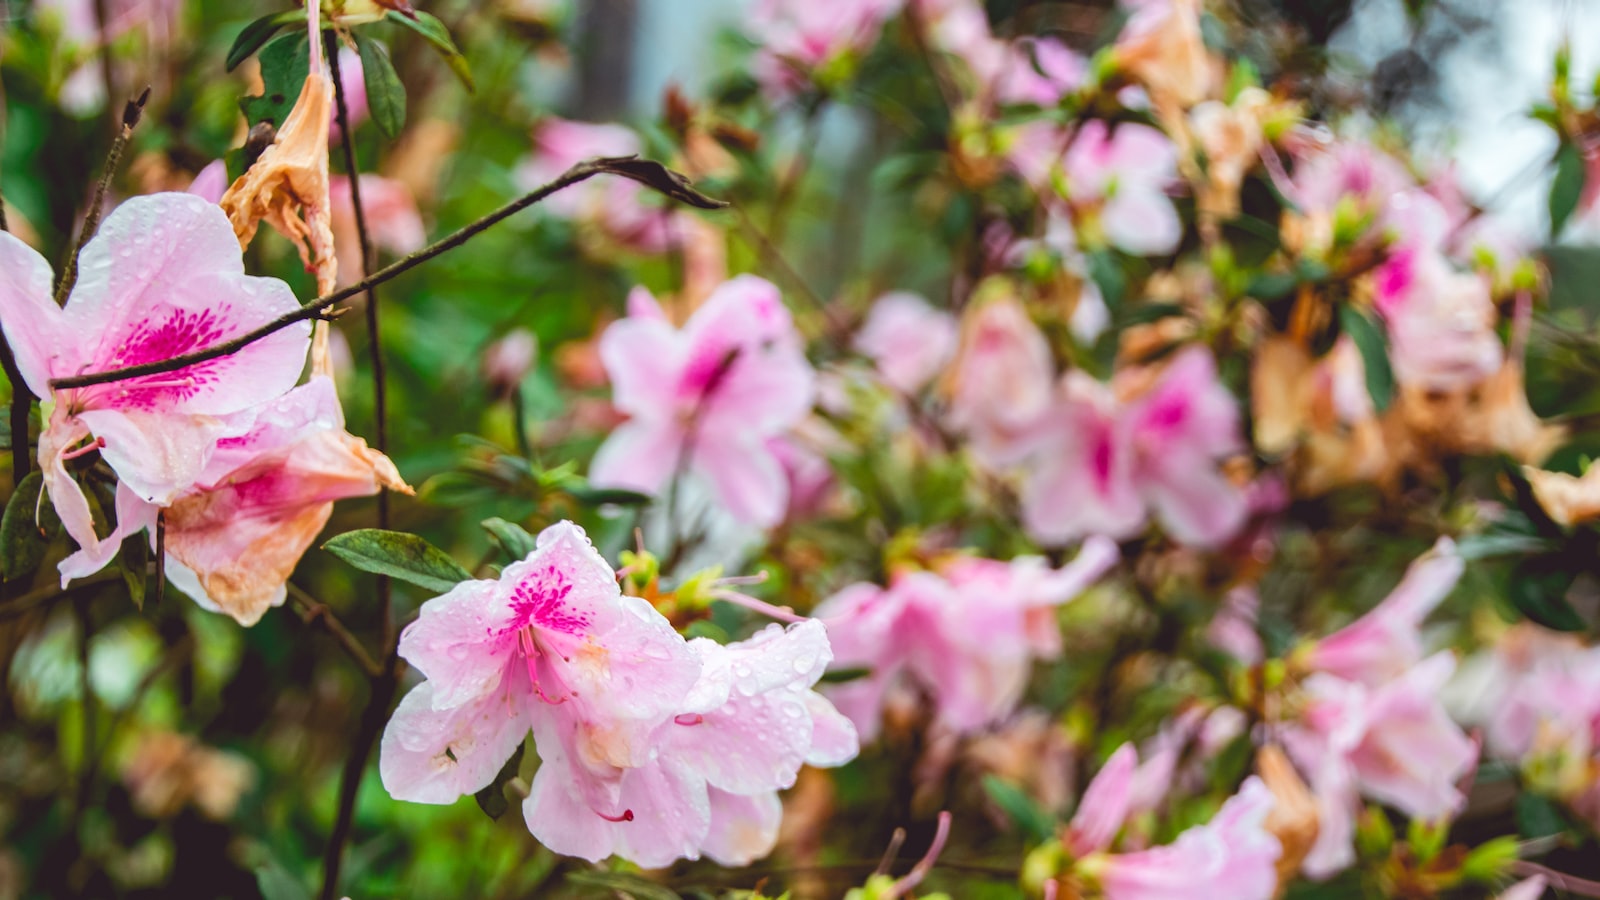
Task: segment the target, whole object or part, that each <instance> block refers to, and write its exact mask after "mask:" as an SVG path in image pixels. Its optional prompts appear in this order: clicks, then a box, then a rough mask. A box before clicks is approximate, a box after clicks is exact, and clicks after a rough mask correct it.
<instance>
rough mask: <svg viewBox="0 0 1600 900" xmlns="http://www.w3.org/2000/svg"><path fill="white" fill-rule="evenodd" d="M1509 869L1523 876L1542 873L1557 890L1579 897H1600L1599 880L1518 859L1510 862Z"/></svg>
mask: <svg viewBox="0 0 1600 900" xmlns="http://www.w3.org/2000/svg"><path fill="white" fill-rule="evenodd" d="M1511 871H1512V872H1513V873H1514V874H1516V875H1520V876H1523V877H1532V876H1534V875H1543V876H1544V877H1545V878H1546V879H1547V880H1549V882H1550V886H1551V887H1553V888H1555V889H1556V890H1558V891H1566V892H1567V893H1569V894H1577V895H1578V896H1580V897H1600V881H1590V880H1589V879H1587V878H1579V877H1577V876H1576V875H1568V874H1566V873H1565V872H1558V871H1556V870H1555V869H1552V868H1550V867H1549V866H1542V865H1540V864H1538V863H1536V862H1531V861H1529V860H1526V859H1519V860H1517V861H1516V862H1514V863H1512V864H1511Z"/></svg>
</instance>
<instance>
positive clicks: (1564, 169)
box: [1550, 144, 1584, 241]
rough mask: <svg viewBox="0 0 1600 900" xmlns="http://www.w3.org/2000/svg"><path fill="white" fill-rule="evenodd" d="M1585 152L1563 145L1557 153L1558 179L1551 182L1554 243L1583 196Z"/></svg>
mask: <svg viewBox="0 0 1600 900" xmlns="http://www.w3.org/2000/svg"><path fill="white" fill-rule="evenodd" d="M1583 182H1584V165H1583V151H1581V150H1579V149H1578V147H1577V145H1575V144H1562V145H1561V149H1560V150H1559V151H1557V153H1556V177H1555V179H1554V180H1552V181H1551V182H1550V239H1551V240H1552V241H1553V240H1555V239H1556V237H1557V236H1559V235H1560V234H1561V229H1562V228H1565V227H1566V224H1567V220H1568V219H1570V218H1572V214H1573V213H1574V212H1576V211H1577V209H1578V199H1579V198H1580V197H1582V196H1583Z"/></svg>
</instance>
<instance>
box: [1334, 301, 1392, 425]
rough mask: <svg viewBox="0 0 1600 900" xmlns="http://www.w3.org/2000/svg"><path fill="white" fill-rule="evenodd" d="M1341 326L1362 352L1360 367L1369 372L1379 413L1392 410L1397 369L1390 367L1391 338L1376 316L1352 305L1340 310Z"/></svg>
mask: <svg viewBox="0 0 1600 900" xmlns="http://www.w3.org/2000/svg"><path fill="white" fill-rule="evenodd" d="M1339 324H1340V327H1341V328H1342V329H1343V330H1344V333H1345V334H1348V335H1350V340H1352V341H1354V342H1355V345H1356V349H1357V350H1359V351H1361V367H1362V368H1363V369H1365V370H1366V376H1367V393H1368V394H1369V395H1371V397H1372V406H1373V408H1374V409H1376V410H1377V411H1378V412H1383V411H1384V410H1386V409H1388V408H1389V403H1390V402H1391V401H1392V400H1393V399H1394V370H1393V369H1391V368H1390V367H1389V335H1388V332H1387V331H1385V330H1384V327H1383V323H1382V322H1380V321H1378V319H1377V318H1376V317H1373V316H1369V315H1367V314H1365V313H1362V312H1361V311H1360V310H1358V309H1356V308H1355V307H1353V306H1343V307H1340V309H1339Z"/></svg>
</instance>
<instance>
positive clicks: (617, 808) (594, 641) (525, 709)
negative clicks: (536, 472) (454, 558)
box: [379, 522, 700, 836]
mask: <svg viewBox="0 0 1600 900" xmlns="http://www.w3.org/2000/svg"><path fill="white" fill-rule="evenodd" d="M399 652H400V655H401V656H402V657H403V658H405V660H406V661H407V662H409V663H411V665H412V666H414V667H415V668H416V669H417V671H419V672H421V673H422V675H423V676H424V677H426V678H427V681H425V682H423V683H422V684H420V685H418V686H417V687H416V688H414V689H412V691H411V692H410V693H408V694H407V695H406V696H405V698H404V699H403V700H402V701H401V702H400V705H399V708H398V709H396V710H395V714H394V717H393V718H392V719H390V721H389V725H388V727H387V729H385V731H384V735H383V743H382V753H381V756H380V759H379V770H380V773H381V774H382V776H383V783H384V786H385V787H386V788H387V789H388V791H389V793H390V794H391V795H393V796H394V797H395V798H397V799H400V800H410V801H412V802H417V803H450V802H453V801H454V800H455V799H457V798H458V797H461V796H462V795H464V794H470V793H473V792H475V791H477V790H479V789H481V788H482V787H484V786H485V785H487V784H488V783H489V782H490V780H492V779H493V778H494V775H495V773H496V772H498V771H499V770H500V767H501V765H502V764H504V762H505V761H506V759H507V758H509V757H510V756H511V753H512V751H513V750H514V749H515V748H516V746H517V745H518V744H520V743H521V742H522V739H523V738H524V737H526V736H527V734H528V732H529V730H530V729H533V730H534V731H535V732H537V733H538V734H539V735H540V739H539V747H540V753H541V754H542V755H543V756H544V757H545V759H546V760H547V761H548V760H549V759H551V758H553V757H555V756H557V755H561V754H564V755H565V756H566V758H568V759H570V760H571V761H572V766H573V769H574V772H575V773H576V774H575V775H574V777H575V778H577V779H578V782H577V788H578V790H580V792H581V795H582V798H583V803H584V804H585V806H584V809H585V811H586V812H585V815H586V816H589V817H610V818H612V819H615V820H621V819H625V818H627V815H628V814H627V811H626V809H625V808H624V807H623V806H622V805H621V790H622V788H621V784H622V776H623V774H624V772H625V771H626V770H627V769H629V768H635V767H638V766H641V765H644V764H645V763H647V762H648V761H649V760H650V758H651V755H652V751H653V743H652V741H651V740H650V735H651V734H652V733H653V732H654V731H655V729H656V728H657V727H659V726H660V725H661V724H662V723H663V722H665V721H667V720H668V719H670V718H671V716H673V715H675V714H676V713H677V712H678V711H679V710H680V709H681V707H682V705H683V703H684V702H685V699H686V698H687V697H688V695H689V691H690V688H692V687H693V686H694V684H695V682H696V680H697V679H698V678H699V676H700V664H699V662H698V661H697V660H696V658H695V657H694V654H693V653H692V652H691V651H690V650H689V648H688V646H687V645H686V644H685V642H684V640H683V638H682V637H681V636H680V635H679V634H678V633H677V632H676V631H674V630H673V629H672V626H671V624H670V623H668V622H667V620H666V618H665V617H664V616H662V615H661V614H660V613H659V612H657V611H656V610H655V608H654V607H652V606H650V604H648V603H646V602H645V601H644V600H641V599H639V598H637V597H628V596H624V595H623V594H622V593H621V591H620V589H619V588H618V587H617V580H616V575H615V573H614V572H613V571H612V569H611V567H610V566H609V565H608V564H607V563H606V561H605V560H604V559H603V558H601V556H600V554H599V553H598V552H596V551H595V549H594V547H593V546H592V545H590V543H589V539H588V536H587V535H585V534H584V532H583V530H582V529H580V528H578V527H577V526H576V525H573V524H572V523H570V522H562V523H558V524H556V525H552V526H550V527H549V528H547V529H545V530H544V531H543V532H541V533H540V534H539V537H538V539H537V542H536V547H535V549H534V551H533V553H531V554H530V555H529V556H528V558H526V559H524V560H522V561H520V562H517V563H514V564H512V565H510V566H507V567H506V568H505V570H504V571H503V572H502V573H501V575H500V578H499V579H498V580H494V581H489V580H474V581H464V582H462V583H461V584H459V585H457V586H456V587H455V588H453V589H452V590H450V591H449V592H447V593H445V594H444V595H442V596H439V597H436V598H434V599H432V600H429V601H428V602H427V603H424V604H423V606H422V610H421V613H420V614H419V616H418V618H417V620H416V621H415V622H413V623H412V624H411V625H409V626H407V628H406V630H405V631H404V632H403V633H402V634H401V636H400V649H399ZM581 824H582V823H579V822H572V823H566V827H572V828H576V827H579V826H580V825H581ZM530 826H531V827H532V828H534V829H535V835H536V836H538V834H539V831H538V829H539V828H540V827H541V826H540V824H539V823H536V822H530ZM547 827H551V828H558V827H561V826H560V825H559V824H558V823H554V822H552V823H548V825H547Z"/></svg>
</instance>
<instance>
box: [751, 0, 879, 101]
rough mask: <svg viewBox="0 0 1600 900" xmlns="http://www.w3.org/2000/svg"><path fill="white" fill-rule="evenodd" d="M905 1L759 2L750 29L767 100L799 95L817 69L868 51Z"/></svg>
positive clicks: (754, 66) (753, 65) (754, 64)
mask: <svg viewBox="0 0 1600 900" xmlns="http://www.w3.org/2000/svg"><path fill="white" fill-rule="evenodd" d="M904 2H905V0H757V2H756V3H755V4H753V6H752V9H751V10H750V14H749V18H748V19H747V25H748V28H749V31H750V32H751V36H752V37H754V38H755V39H756V40H757V41H758V42H759V43H760V45H761V49H760V51H759V52H758V53H757V55H756V58H755V59H754V60H753V61H752V62H751V70H752V71H753V72H754V73H755V74H756V80H757V81H759V82H760V83H761V86H762V89H763V91H764V92H765V93H766V95H767V96H768V97H770V98H772V99H774V100H782V99H784V98H786V97H789V96H792V95H794V94H795V93H798V92H799V91H800V90H801V89H802V88H803V87H804V85H805V83H806V80H807V78H808V77H809V76H810V75H811V74H812V73H813V72H815V71H816V70H817V69H820V68H822V67H824V66H825V65H826V64H827V63H829V62H830V61H832V60H834V59H835V58H837V57H839V56H841V55H844V54H851V53H854V54H859V53H863V52H865V51H866V50H868V49H870V48H871V46H872V43H873V42H874V41H875V40H876V39H877V36H878V29H879V27H880V26H881V25H882V24H883V22H884V21H885V20H886V19H888V18H889V17H890V16H892V15H894V14H895V13H896V12H898V11H899V10H900V7H901V6H902V5H903V4H904Z"/></svg>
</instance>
